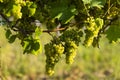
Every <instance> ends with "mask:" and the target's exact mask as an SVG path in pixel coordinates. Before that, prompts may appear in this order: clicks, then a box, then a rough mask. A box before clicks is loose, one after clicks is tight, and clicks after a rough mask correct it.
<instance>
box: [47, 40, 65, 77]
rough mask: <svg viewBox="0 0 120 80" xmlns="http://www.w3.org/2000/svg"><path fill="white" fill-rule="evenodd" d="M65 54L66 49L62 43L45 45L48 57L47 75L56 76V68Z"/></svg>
mask: <svg viewBox="0 0 120 80" xmlns="http://www.w3.org/2000/svg"><path fill="white" fill-rule="evenodd" d="M63 52H64V47H63V45H62V44H61V43H55V42H50V43H48V44H46V45H45V55H46V73H47V74H48V75H50V76H51V75H53V74H54V67H55V65H56V63H57V62H58V61H59V59H60V58H61V55H62V54H63Z"/></svg>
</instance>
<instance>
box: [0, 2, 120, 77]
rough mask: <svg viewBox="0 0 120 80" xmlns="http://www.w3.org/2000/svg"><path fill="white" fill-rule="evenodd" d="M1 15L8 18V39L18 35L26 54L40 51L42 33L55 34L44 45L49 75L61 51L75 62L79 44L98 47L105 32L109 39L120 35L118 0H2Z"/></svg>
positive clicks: (114, 40) (112, 39)
mask: <svg viewBox="0 0 120 80" xmlns="http://www.w3.org/2000/svg"><path fill="white" fill-rule="evenodd" d="M0 18H2V19H3V20H4V21H5V24H6V27H4V28H5V30H6V33H5V35H6V38H7V39H8V42H9V43H13V42H15V40H16V38H18V39H19V40H20V41H21V45H22V47H23V53H24V54H25V53H27V54H34V55H37V54H39V53H41V52H42V48H41V47H42V44H41V42H42V41H41V39H40V36H41V35H42V33H48V34H50V36H52V40H51V41H50V42H49V43H47V44H45V45H43V46H44V50H45V51H44V52H45V56H46V66H45V67H46V73H47V74H48V75H53V74H54V68H55V65H56V64H57V63H58V62H59V60H60V59H61V57H62V55H64V56H65V60H66V63H67V64H72V63H73V62H74V58H75V56H76V55H77V49H78V47H79V44H83V46H85V47H89V46H91V45H92V46H93V47H99V41H100V38H101V37H102V35H107V36H106V37H107V38H108V39H109V40H110V42H112V41H113V42H117V40H118V39H119V38H120V36H119V30H120V28H119V25H120V24H119V23H120V22H119V21H120V3H119V0H114V1H112V0H109V1H108V0H65V1H63V0H0ZM113 32H114V35H113ZM56 33H57V34H56ZM58 33H59V34H58ZM115 33H116V34H115ZM111 35H112V36H114V37H111Z"/></svg>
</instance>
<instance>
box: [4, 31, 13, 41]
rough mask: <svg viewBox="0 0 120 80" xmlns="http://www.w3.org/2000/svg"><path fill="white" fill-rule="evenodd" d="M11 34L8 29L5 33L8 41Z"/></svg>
mask: <svg viewBox="0 0 120 80" xmlns="http://www.w3.org/2000/svg"><path fill="white" fill-rule="evenodd" d="M11 34H12V32H11V31H10V30H9V29H7V30H6V33H5V36H6V38H8V39H9V37H10V35H11Z"/></svg>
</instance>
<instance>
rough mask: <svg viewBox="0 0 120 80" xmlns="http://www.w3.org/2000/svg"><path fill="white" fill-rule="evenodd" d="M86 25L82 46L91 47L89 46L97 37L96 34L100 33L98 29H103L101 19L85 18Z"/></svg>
mask: <svg viewBox="0 0 120 80" xmlns="http://www.w3.org/2000/svg"><path fill="white" fill-rule="evenodd" d="M86 23H87V25H86V30H85V34H86V36H85V40H84V45H85V46H87V47H88V46H91V44H92V43H93V41H94V38H96V37H97V36H98V33H99V31H100V29H102V27H103V19H101V18H96V19H95V18H93V17H89V18H87V21H86Z"/></svg>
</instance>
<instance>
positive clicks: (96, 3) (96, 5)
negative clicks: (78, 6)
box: [82, 0, 106, 8]
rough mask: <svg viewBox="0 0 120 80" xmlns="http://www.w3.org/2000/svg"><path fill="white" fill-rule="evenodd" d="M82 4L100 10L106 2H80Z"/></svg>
mask: <svg viewBox="0 0 120 80" xmlns="http://www.w3.org/2000/svg"><path fill="white" fill-rule="evenodd" d="M82 1H83V3H84V4H88V5H89V7H91V8H92V7H97V8H102V7H104V5H105V3H106V0H82Z"/></svg>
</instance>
